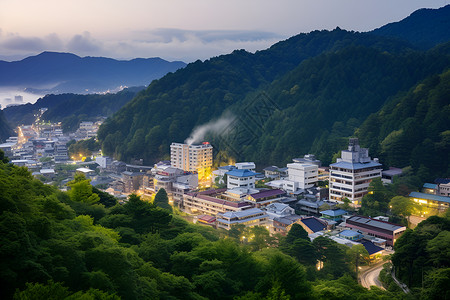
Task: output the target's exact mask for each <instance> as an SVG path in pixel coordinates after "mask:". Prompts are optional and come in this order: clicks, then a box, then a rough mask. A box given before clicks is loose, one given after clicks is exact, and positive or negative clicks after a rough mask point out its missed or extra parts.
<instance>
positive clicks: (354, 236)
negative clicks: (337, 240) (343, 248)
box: [338, 229, 363, 241]
mask: <svg viewBox="0 0 450 300" xmlns="http://www.w3.org/2000/svg"><path fill="white" fill-rule="evenodd" d="M338 235H339V237H341V238H344V239H347V240H350V241H358V240H360V239H362V238H363V235H362V234H361V233H359V232H357V231H353V230H349V229H346V230H343V231H341V232H340V233H339V234H338Z"/></svg>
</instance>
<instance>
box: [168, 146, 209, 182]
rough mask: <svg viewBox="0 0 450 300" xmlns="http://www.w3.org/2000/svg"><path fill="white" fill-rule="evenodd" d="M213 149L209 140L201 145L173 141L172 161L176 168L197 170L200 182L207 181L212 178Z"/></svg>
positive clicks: (171, 148) (171, 149)
mask: <svg viewBox="0 0 450 300" xmlns="http://www.w3.org/2000/svg"><path fill="white" fill-rule="evenodd" d="M212 149H213V147H212V146H211V144H209V143H208V142H204V143H203V144H201V145H188V144H181V143H172V144H171V145H170V163H171V165H172V167H174V168H178V169H182V170H184V171H188V172H197V173H198V178H199V182H205V181H207V180H210V179H211V178H210V176H211V167H212Z"/></svg>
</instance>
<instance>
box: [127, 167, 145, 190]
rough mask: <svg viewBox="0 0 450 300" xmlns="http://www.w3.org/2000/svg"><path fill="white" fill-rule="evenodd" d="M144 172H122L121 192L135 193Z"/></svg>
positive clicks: (139, 186)
mask: <svg viewBox="0 0 450 300" xmlns="http://www.w3.org/2000/svg"><path fill="white" fill-rule="evenodd" d="M144 175H145V173H138V172H128V171H125V172H122V181H123V184H124V187H123V192H124V193H135V192H136V191H138V190H139V189H140V188H141V184H142V177H143V176H144Z"/></svg>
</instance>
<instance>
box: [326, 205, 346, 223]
mask: <svg viewBox="0 0 450 300" xmlns="http://www.w3.org/2000/svg"><path fill="white" fill-rule="evenodd" d="M320 213H321V214H322V218H324V219H328V220H333V221H336V222H338V221H342V216H343V215H345V214H346V213H347V211H345V210H343V209H340V208H338V209H328V210H324V211H321V212H320Z"/></svg>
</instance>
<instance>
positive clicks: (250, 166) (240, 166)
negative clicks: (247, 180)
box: [234, 162, 256, 171]
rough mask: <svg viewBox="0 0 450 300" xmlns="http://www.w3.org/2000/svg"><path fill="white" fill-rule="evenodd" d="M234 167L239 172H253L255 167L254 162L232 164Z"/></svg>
mask: <svg viewBox="0 0 450 300" xmlns="http://www.w3.org/2000/svg"><path fill="white" fill-rule="evenodd" d="M234 165H235V166H236V169H239V170H243V169H245V170H250V171H255V168H256V165H255V163H254V162H240V163H235V164H234Z"/></svg>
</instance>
